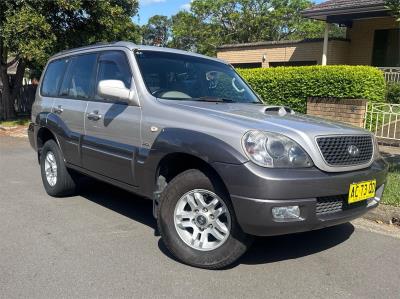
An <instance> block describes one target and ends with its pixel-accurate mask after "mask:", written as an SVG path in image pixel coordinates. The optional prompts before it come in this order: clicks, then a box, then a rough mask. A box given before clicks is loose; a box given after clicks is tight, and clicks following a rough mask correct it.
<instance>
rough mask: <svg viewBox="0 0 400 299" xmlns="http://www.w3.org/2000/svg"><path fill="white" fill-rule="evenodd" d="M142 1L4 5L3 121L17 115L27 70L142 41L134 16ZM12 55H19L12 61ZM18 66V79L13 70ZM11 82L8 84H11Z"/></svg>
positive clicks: (20, 0)
mask: <svg viewBox="0 0 400 299" xmlns="http://www.w3.org/2000/svg"><path fill="white" fill-rule="evenodd" d="M137 9H138V0H98V1H92V0H54V1H48V0H2V1H0V54H1V55H0V79H1V81H2V82H3V84H4V86H3V93H2V102H1V105H0V119H1V118H10V117H13V116H14V111H13V110H14V109H13V103H14V99H15V97H16V95H17V92H18V90H19V88H20V86H21V84H22V78H23V75H24V72H25V67H26V66H29V67H31V68H32V67H33V68H38V69H41V68H42V67H43V65H44V64H45V62H46V60H47V59H48V57H49V56H50V55H51V54H53V53H55V52H58V51H60V50H64V49H68V48H74V47H79V46H83V45H88V44H93V43H97V42H106V41H115V40H133V41H137V40H138V39H139V28H138V26H136V25H135V24H133V23H132V20H131V17H133V16H134V15H135V14H136V13H137ZM9 57H14V59H13V60H12V61H10V62H9V63H7V60H8V59H9ZM15 62H18V68H17V74H16V76H14V78H13V80H10V78H9V76H8V75H7V68H8V67H9V66H10V65H11V64H13V63H15ZM7 83H8V84H7Z"/></svg>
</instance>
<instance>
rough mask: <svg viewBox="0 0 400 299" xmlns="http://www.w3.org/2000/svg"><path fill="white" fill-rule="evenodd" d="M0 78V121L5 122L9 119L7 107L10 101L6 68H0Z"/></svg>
mask: <svg viewBox="0 0 400 299" xmlns="http://www.w3.org/2000/svg"><path fill="white" fill-rule="evenodd" d="M0 77H1V81H2V83H3V91H2V93H1V103H0V104H1V109H0V112H1V114H0V119H1V120H7V119H8V118H9V116H8V109H7V106H8V103H9V101H10V84H9V81H8V75H7V67H5V66H3V65H2V66H1V67H0Z"/></svg>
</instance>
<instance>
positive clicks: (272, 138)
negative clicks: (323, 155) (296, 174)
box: [242, 130, 313, 168]
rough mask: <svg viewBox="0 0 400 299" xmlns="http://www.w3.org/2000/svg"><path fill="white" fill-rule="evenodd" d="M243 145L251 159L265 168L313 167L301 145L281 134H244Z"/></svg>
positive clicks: (256, 132) (251, 132) (254, 131)
mask: <svg viewBox="0 0 400 299" xmlns="http://www.w3.org/2000/svg"><path fill="white" fill-rule="evenodd" d="M242 145H243V149H244V151H245V152H246V154H247V156H248V157H249V159H250V160H251V161H253V162H254V163H256V164H257V165H260V166H263V167H276V168H299V167H310V166H312V165H313V162H312V161H311V158H310V157H309V156H308V155H307V153H306V152H305V151H304V150H303V149H302V148H301V146H300V145H298V144H297V143H296V142H294V141H293V140H292V139H290V138H288V137H286V136H283V135H281V134H276V133H270V132H261V131H257V130H252V131H249V132H247V133H246V134H244V136H243V139H242Z"/></svg>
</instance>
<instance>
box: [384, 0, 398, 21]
mask: <svg viewBox="0 0 400 299" xmlns="http://www.w3.org/2000/svg"><path fill="white" fill-rule="evenodd" d="M385 7H386V8H387V9H390V11H391V13H392V15H393V16H394V17H395V18H396V21H397V22H400V0H385Z"/></svg>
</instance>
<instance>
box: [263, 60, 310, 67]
mask: <svg viewBox="0 0 400 299" xmlns="http://www.w3.org/2000/svg"><path fill="white" fill-rule="evenodd" d="M306 65H317V61H315V60H306V61H277V62H270V63H269V66H270V67H278V66H306Z"/></svg>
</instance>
